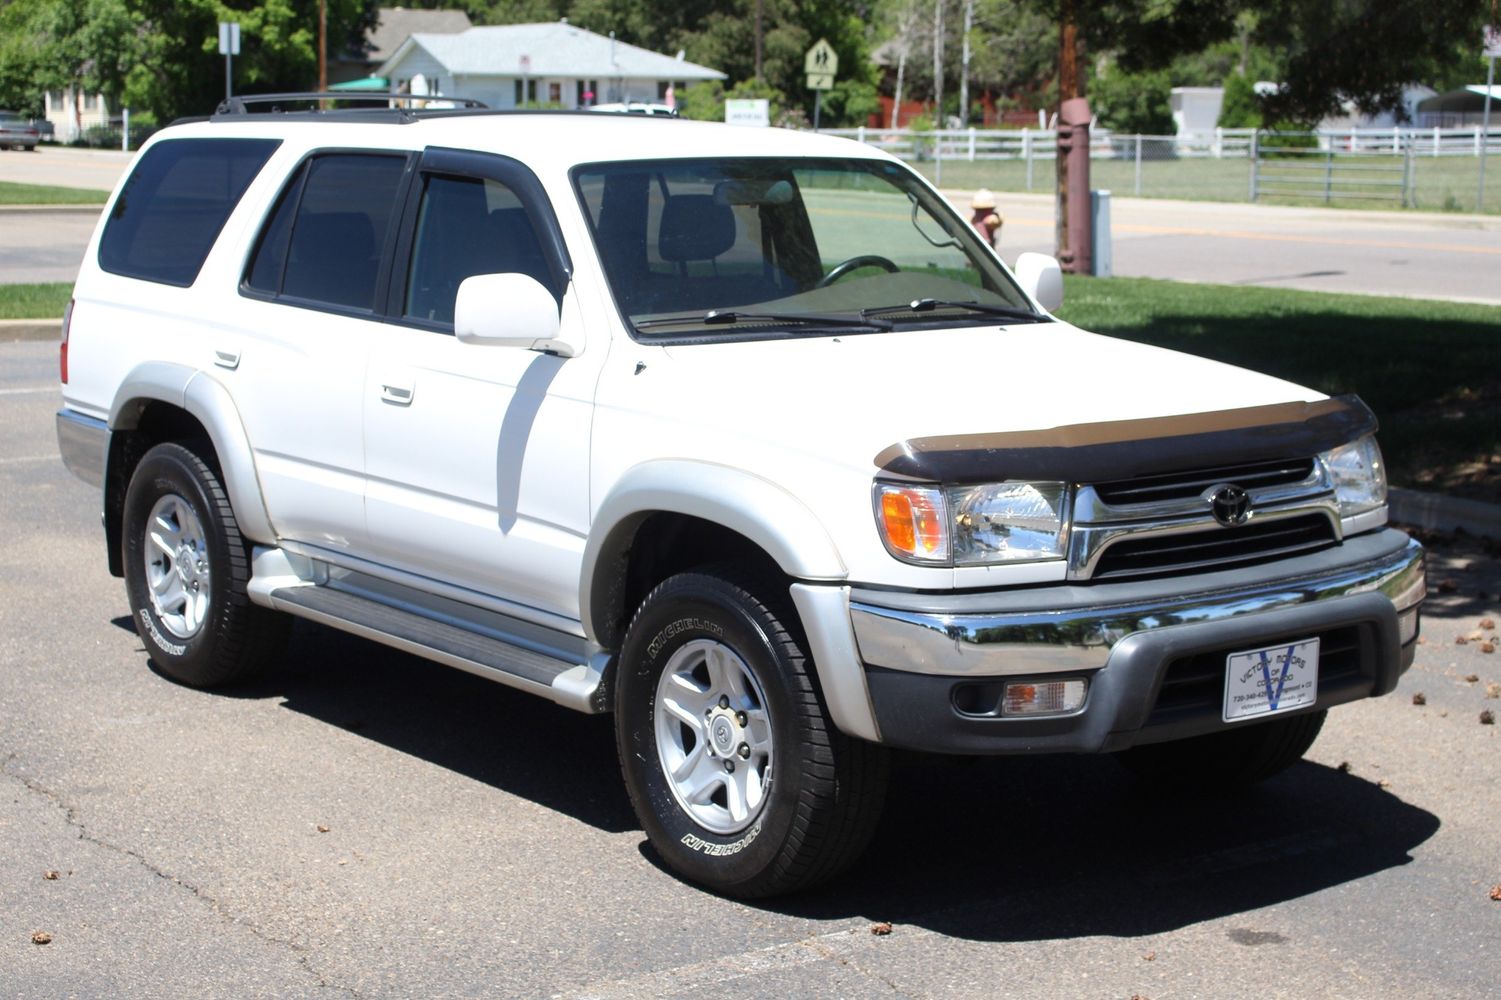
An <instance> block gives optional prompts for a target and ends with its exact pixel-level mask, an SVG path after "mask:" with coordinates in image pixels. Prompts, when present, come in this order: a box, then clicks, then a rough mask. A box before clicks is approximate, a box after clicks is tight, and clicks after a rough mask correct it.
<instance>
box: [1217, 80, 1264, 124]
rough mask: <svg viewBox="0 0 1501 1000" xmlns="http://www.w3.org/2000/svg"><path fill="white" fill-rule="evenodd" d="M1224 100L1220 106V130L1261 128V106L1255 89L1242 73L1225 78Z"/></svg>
mask: <svg viewBox="0 0 1501 1000" xmlns="http://www.w3.org/2000/svg"><path fill="white" fill-rule="evenodd" d="M1224 87H1225V99H1224V102H1223V103H1221V104H1220V120H1219V126H1220V128H1261V105H1260V104H1259V103H1258V102H1257V100H1256V89H1255V87H1253V86H1252V84H1251V80H1250V78H1249V77H1247V76H1246V75H1245V74H1244V73H1231V74H1230V75H1229V76H1227V77H1225V83H1224Z"/></svg>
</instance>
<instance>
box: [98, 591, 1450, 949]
mask: <svg viewBox="0 0 1501 1000" xmlns="http://www.w3.org/2000/svg"><path fill="white" fill-rule="evenodd" d="M115 623H116V624H117V625H119V626H120V627H121V628H123V629H126V630H132V628H131V621H130V619H129V618H120V619H117V620H116V622H115ZM153 669H155V667H154V666H153ZM216 695H219V696H224V697H238V698H252V699H280V701H281V703H282V705H283V706H284V707H285V708H287V709H289V710H291V711H294V712H299V713H301V714H303V715H306V716H309V717H311V718H315V719H318V720H320V721H322V722H324V723H326V724H328V725H330V726H337V727H339V728H341V729H344V730H346V731H349V732H352V733H356V734H358V735H359V736H361V737H363V738H365V739H369V740H373V741H375V742H377V743H380V744H382V745H384V746H387V747H390V748H391V749H393V750H396V751H398V752H401V753H404V754H409V755H411V756H413V757H416V758H419V759H422V760H425V761H428V762H430V763H432V764H434V765H436V766H438V767H442V768H444V769H446V770H449V771H453V772H455V773H457V774H461V775H464V776H465V777H468V778H471V779H473V780H475V781H479V782H483V783H485V784H487V785H490V786H491V787H493V788H496V789H498V790H500V791H503V792H506V793H508V794H511V795H516V796H519V797H522V798H525V799H527V800H529V801H532V802H535V803H537V804H538V805H542V806H545V807H547V808H549V809H553V810H556V811H558V812H560V813H563V814H565V815H568V816H571V817H573V818H574V819H577V820H579V821H580V822H583V823H587V824H589V825H590V826H593V827H596V828H597V829H600V830H603V831H606V832H610V833H621V832H628V831H632V830H639V829H640V825H639V824H638V823H637V821H636V818H635V815H634V813H633V812H632V810H631V807H630V803H629V800H628V799H627V797H626V794H625V788H624V786H623V784H622V782H621V777H620V769H619V767H618V766H617V764H616V755H615V742H614V736H613V730H612V726H611V720H610V718H609V717H608V716H585V715H580V714H578V713H576V712H573V711H571V710H568V709H564V708H561V707H558V706H556V705H552V704H550V703H547V702H545V701H542V700H540V699H538V698H537V697H536V696H534V695H531V694H527V693H524V692H519V691H513V690H511V689H509V688H506V687H504V686H502V685H499V684H496V683H494V682H492V681H489V680H485V679H483V678H479V677H474V676H471V675H469V674H466V673H463V672H461V671H458V670H453V669H450V668H448V667H444V666H440V665H437V664H433V663H429V662H427V661H425V660H422V659H419V658H417V657H414V656H408V655H406V654H404V653H400V652H398V651H395V650H392V649H389V648H387V647H385V646H381V645H379V644H376V643H373V642H367V641H365V640H362V639H358V638H355V637H353V636H349V635H345V634H343V633H340V632H337V631H334V630H332V629H328V628H324V627H322V626H318V625H313V624H310V623H307V622H301V621H299V622H297V623H296V624H295V626H294V634H293V637H292V642H291V644H290V646H289V648H288V652H287V656H286V660H285V663H284V665H283V666H281V667H280V668H278V669H275V670H272V671H271V672H269V673H268V674H267V675H265V676H264V677H262V678H260V679H258V680H257V681H255V682H253V683H251V684H248V685H245V686H241V687H238V688H233V689H229V690H226V691H223V692H216ZM1438 828H1439V820H1438V818H1437V817H1436V816H1434V815H1433V814H1431V813H1428V812H1426V811H1424V810H1422V809H1419V808H1417V807H1415V806H1412V805H1409V804H1407V803H1405V802H1403V801H1402V800H1401V799H1400V798H1399V797H1397V796H1396V795H1394V794H1392V793H1390V792H1388V791H1387V790H1385V789H1383V788H1381V787H1379V786H1378V785H1377V784H1375V783H1373V782H1371V781H1368V780H1366V779H1365V778H1363V777H1360V776H1359V775H1356V774H1350V773H1345V772H1342V771H1340V770H1338V769H1336V768H1331V767H1326V766H1323V765H1319V764H1314V763H1308V762H1305V763H1302V764H1299V765H1297V766H1295V767H1293V768H1291V769H1290V770H1288V771H1287V772H1285V773H1284V774H1282V775H1280V776H1278V777H1276V778H1274V779H1272V780H1270V781H1268V782H1265V783H1263V784H1262V785H1259V786H1256V787H1253V788H1250V789H1246V790H1243V791H1241V792H1239V793H1236V794H1226V795H1221V796H1217V797H1209V798H1191V797H1187V796H1184V795H1180V794H1174V793H1173V791H1172V790H1170V789H1165V790H1159V791H1155V792H1154V791H1150V790H1147V789H1144V788H1143V787H1142V786H1141V785H1139V784H1138V783H1137V782H1136V781H1135V779H1134V778H1133V777H1132V776H1131V775H1130V774H1129V773H1128V772H1127V771H1125V769H1123V768H1121V767H1120V766H1119V765H1117V764H1116V763H1115V762H1114V761H1113V760H1110V759H1108V758H1104V757H1098V756H1049V757H988V758H951V757H940V756H930V755H923V754H906V753H902V754H897V755H896V756H895V757H894V761H893V768H892V780H891V786H890V791H889V794H888V796H887V801H886V809H885V812H884V814H883V816H882V819H881V821H880V823H879V825H878V827H877V829H876V831H875V836H874V839H873V840H872V843H871V845H870V847H869V849H868V850H867V851H866V852H865V854H864V856H863V857H862V858H861V859H860V860H859V861H858V862H857V863H856V864H855V866H854V867H853V868H852V869H851V870H850V871H849V872H847V873H846V874H845V875H843V876H841V877H840V878H838V879H836V880H835V881H833V882H831V883H829V884H828V885H826V886H823V887H821V888H817V889H814V890H812V891H810V892H807V893H804V894H801V895H797V896H792V897H788V898H783V899H776V900H767V901H759V902H756V903H753V904H752V905H754V906H757V907H759V908H762V909H766V910H769V911H772V912H778V913H783V914H788V915H793V916H799V917H803V918H808V919H815V920H844V919H849V918H851V917H864V918H868V919H870V920H872V921H890V922H893V923H905V924H911V925H917V926H922V927H926V928H928V929H931V930H934V931H937V932H940V933H943V934H945V935H950V936H953V937H958V938H971V939H977V940H987V941H1027V940H1047V939H1056V938H1069V937H1082V936H1093V935H1114V936H1136V935H1146V934H1155V933H1160V932H1163V931H1168V930H1172V929H1176V928H1179V927H1183V926H1186V925H1189V924H1193V923H1197V922H1200V921H1203V920H1208V919H1214V918H1217V917H1223V916H1228V915H1231V914H1235V913H1241V912H1246V911H1250V910H1254V909H1257V908H1260V907H1264V906H1268V905H1271V904H1274V903H1278V902H1283V901H1286V900H1289V899H1295V898H1297V897H1300V896H1304V895H1307V894H1309V893H1313V892H1317V891H1320V890H1323V889H1327V888H1330V887H1332V886H1336V885H1339V884H1342V883H1346V882H1350V881H1353V880H1355V879H1359V878H1363V877H1366V876H1369V875H1372V874H1374V873H1376V872H1379V871H1382V870H1384V869H1387V868H1393V867H1397V866H1400V865H1404V864H1406V863H1407V862H1408V861H1409V860H1411V857H1410V855H1411V852H1412V851H1413V850H1414V849H1415V848H1416V847H1417V846H1418V845H1420V844H1422V843H1423V842H1424V841H1426V840H1427V839H1428V838H1429V837H1431V836H1433V834H1434V833H1435V832H1436V831H1437V830H1438ZM639 850H640V852H641V855H642V856H643V857H644V858H645V859H646V860H647V861H648V862H649V863H651V864H653V865H655V866H657V867H658V868H659V869H661V871H662V877H663V878H664V879H671V878H676V876H674V875H672V874H671V873H670V872H668V871H667V870H666V869H665V868H663V867H662V865H661V863H660V860H659V859H658V858H657V856H656V854H655V852H654V851H653V850H652V849H651V847H650V846H649V845H648V844H647V842H646V840H645V838H644V836H643V837H642V839H641V841H640V842H639Z"/></svg>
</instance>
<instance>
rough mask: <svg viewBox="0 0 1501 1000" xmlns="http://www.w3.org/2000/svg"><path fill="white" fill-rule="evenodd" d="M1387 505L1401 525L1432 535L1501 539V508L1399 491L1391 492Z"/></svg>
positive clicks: (1392, 517)
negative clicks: (1457, 531) (1458, 533)
mask: <svg viewBox="0 0 1501 1000" xmlns="http://www.w3.org/2000/svg"><path fill="white" fill-rule="evenodd" d="M1387 502H1388V503H1389V504H1390V505H1391V519H1392V520H1393V521H1398V522H1400V523H1402V524H1410V525H1412V526H1414V527H1418V528H1426V529H1428V530H1429V531H1454V530H1455V529H1461V530H1463V531H1464V533H1465V534H1467V535H1479V536H1480V537H1482V538H1501V504H1494V503H1486V502H1485V501H1483V500H1465V499H1462V498H1460V497H1450V496H1444V495H1443V494H1441V493H1422V492H1419V491H1418V490H1404V489H1396V488H1393V489H1392V490H1390V491H1389V492H1388V494H1387Z"/></svg>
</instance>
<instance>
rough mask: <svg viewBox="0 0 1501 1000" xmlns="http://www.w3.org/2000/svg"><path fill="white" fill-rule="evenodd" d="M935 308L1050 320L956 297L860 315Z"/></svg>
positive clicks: (875, 309) (1025, 311)
mask: <svg viewBox="0 0 1501 1000" xmlns="http://www.w3.org/2000/svg"><path fill="white" fill-rule="evenodd" d="M936 309H965V310H968V311H969V312H977V313H984V314H985V315H987V316H1005V317H1006V318H1007V319H1017V320H1021V321H1023V322H1025V323H1049V322H1052V320H1051V319H1050V318H1049V317H1047V316H1044V315H1043V314H1041V313H1035V312H1033V311H1032V310H1030V309H1018V308H1016V307H1015V306H995V305H991V304H990V303H988V302H974V301H968V300H966V301H960V300H958V299H913V300H912V301H911V302H905V303H903V304H901V305H895V306H874V307H872V308H870V309H862V310H860V315H861V316H864V317H866V318H867V319H868V318H870V317H872V316H885V315H889V314H891V313H904V312H914V313H922V312H933V311H934V310H936Z"/></svg>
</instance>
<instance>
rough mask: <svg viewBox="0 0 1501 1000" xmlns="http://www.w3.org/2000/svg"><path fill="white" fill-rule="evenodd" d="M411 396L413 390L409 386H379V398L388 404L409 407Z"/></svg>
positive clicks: (383, 384) (384, 384)
mask: <svg viewBox="0 0 1501 1000" xmlns="http://www.w3.org/2000/svg"><path fill="white" fill-rule="evenodd" d="M412 396H413V390H412V387H411V386H409V385H388V384H386V383H382V384H381V387H380V398H381V399H383V400H385V401H386V402H388V403H395V404H396V405H397V406H411V405H412Z"/></svg>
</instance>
